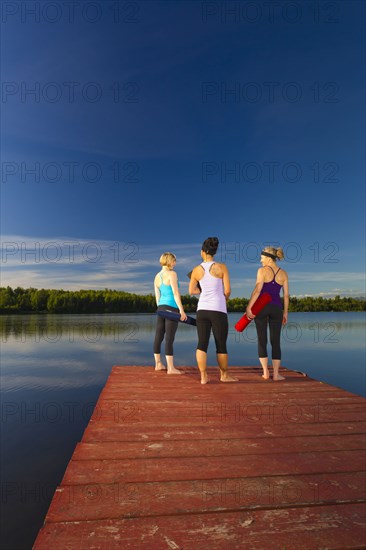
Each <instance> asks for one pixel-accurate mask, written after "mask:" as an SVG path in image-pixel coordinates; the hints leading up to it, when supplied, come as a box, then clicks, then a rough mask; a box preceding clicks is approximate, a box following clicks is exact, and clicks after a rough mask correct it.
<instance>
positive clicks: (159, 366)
mask: <svg viewBox="0 0 366 550" xmlns="http://www.w3.org/2000/svg"><path fill="white" fill-rule="evenodd" d="M155 370H166V366H165V365H163V363H162V362H161V361H159V363H156V365H155Z"/></svg>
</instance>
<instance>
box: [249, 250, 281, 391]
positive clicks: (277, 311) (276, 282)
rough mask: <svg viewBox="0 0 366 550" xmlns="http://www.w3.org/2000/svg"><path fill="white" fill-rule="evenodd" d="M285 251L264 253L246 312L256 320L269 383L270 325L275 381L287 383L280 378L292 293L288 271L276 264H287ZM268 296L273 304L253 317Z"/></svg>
mask: <svg viewBox="0 0 366 550" xmlns="http://www.w3.org/2000/svg"><path fill="white" fill-rule="evenodd" d="M283 259H284V255H283V250H282V248H274V247H272V246H267V247H266V248H264V249H263V250H262V252H261V259H260V262H261V264H262V266H263V267H260V268H259V269H258V272H257V282H256V285H255V287H254V290H253V292H252V295H251V297H250V300H249V303H248V307H247V310H246V314H247V317H248V318H249V319H254V321H255V326H256V329H257V335H258V355H259V361H260V363H261V365H262V368H263V374H262V377H263V378H264V379H265V380H268V378H269V370H268V354H267V328H268V325H269V333H270V341H271V346H272V367H273V380H275V381H278V380H284V379H285V378H284V376H281V375H280V374H279V368H280V365H281V345H280V338H281V327H282V325H285V324H286V323H287V315H288V304H289V289H288V276H287V273H286V271H284V270H283V269H281V268H278V267H277V264H276V261H277V260H283ZM281 289H283V301H284V309H283V311H282V302H281V298H280V291H281ZM264 292H268V294H270V295H271V298H272V301H271V302H270V303H269V304H267V305H266V306H265V307H264V308H263V309H262V310H261V311H260V312H259V313H258V315H257V316H255V315H253V313H252V309H251V308H252V306H253V304H254V302H255V301H256V300H257V298H258V297H259V296H260V295H261V294H263V293H264Z"/></svg>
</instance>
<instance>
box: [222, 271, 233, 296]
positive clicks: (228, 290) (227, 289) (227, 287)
mask: <svg viewBox="0 0 366 550" xmlns="http://www.w3.org/2000/svg"><path fill="white" fill-rule="evenodd" d="M221 269H222V275H223V276H222V282H223V285H224V294H225V298H226V300H228V299H229V298H230V294H231V284H230V276H229V271H228V268H227V267H226V265H225V264H221Z"/></svg>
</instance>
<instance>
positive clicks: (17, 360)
mask: <svg viewBox="0 0 366 550" xmlns="http://www.w3.org/2000/svg"><path fill="white" fill-rule="evenodd" d="M239 317H240V315H239V314H230V315H229V324H230V327H231V329H230V333H229V339H228V349H229V356H230V364H232V365H248V366H249V365H251V366H252V365H258V358H257V346H256V335H255V327H254V325H253V324H252V325H250V326H249V327H248V329H247V330H246V331H245V332H244V333H243V334H238V333H236V332H235V330H234V329H233V327H234V325H235V323H236V321H237V320H238V319H239ZM0 326H1V340H2V354H1V412H2V423H1V424H2V435H1V443H2V445H1V452H2V455H1V457H2V483H1V498H2V507H3V514H2V526H1V527H2V536H1V543H2V549H4V550H23V549H24V550H28V549H30V548H31V546H32V543H33V541H34V539H35V537H36V535H37V533H38V531H39V529H40V527H41V526H42V523H43V519H44V516H45V514H46V512H47V509H48V506H49V503H50V501H51V499H52V496H53V493H54V491H55V489H56V487H57V485H58V484H59V483H60V482H61V479H62V477H63V474H64V471H65V468H66V466H67V464H68V461H69V460H70V458H71V455H72V453H73V451H74V448H75V445H76V443H77V442H78V441H80V439H81V438H82V434H83V431H84V429H85V427H86V425H87V423H88V421H89V418H90V416H91V413H92V410H93V407H94V405H95V403H96V401H97V400H98V396H99V393H100V391H101V389H102V388H103V386H104V384H105V382H106V380H107V378H108V375H109V373H110V370H111V368H112V366H113V365H141V366H151V365H152V364H153V361H152V359H153V357H152V341H153V337H154V330H155V315H129V314H125V315H14V316H10V315H9V316H2V317H0ZM175 342H176V343H175V364H176V366H178V367H179V366H185V365H195V345H196V332H195V329H194V328H193V327H190V326H185V325H180V326H179V329H178V332H177V336H176V341H175ZM282 354H283V360H282V364H283V366H285V367H287V368H289V369H293V370H298V371H302V372H305V373H307V374H308V375H309V376H311V377H314V378H316V379H318V380H322V381H324V382H327V383H329V384H332V385H335V386H339V387H341V388H344V389H345V390H348V391H351V392H353V393H356V394H358V395H362V396H366V376H365V314H364V313H292V314H290V316H289V324H288V325H287V327H286V328H284V330H283V333H282ZM208 355H209V364H210V365H214V364H215V353H214V347H213V343H211V345H210V349H209V354H208Z"/></svg>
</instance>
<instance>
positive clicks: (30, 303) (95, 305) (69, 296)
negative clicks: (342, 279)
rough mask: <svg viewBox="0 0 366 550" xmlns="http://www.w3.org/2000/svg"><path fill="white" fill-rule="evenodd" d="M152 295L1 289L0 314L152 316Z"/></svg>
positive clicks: (304, 305)
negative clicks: (124, 314)
mask: <svg viewBox="0 0 366 550" xmlns="http://www.w3.org/2000/svg"><path fill="white" fill-rule="evenodd" d="M182 303H183V306H184V309H185V311H186V312H188V313H189V312H195V311H196V307H197V298H195V297H193V296H189V295H184V296H182ZM247 304H248V298H233V299H231V300H229V301H228V311H229V312H238V313H240V312H243V313H244V311H245V308H246V306H247ZM365 305H366V301H365V300H362V299H355V298H347V297H343V298H341V297H340V296H336V297H335V298H322V297H312V296H308V297H305V298H296V297H293V298H290V306H289V311H365ZM155 311H156V302H155V297H154V295H153V294H147V295H140V294H131V293H129V292H121V291H119V290H111V289H108V288H106V289H105V290H54V289H43V288H42V289H36V288H20V287H18V288H15V289H12V288H11V287H10V286H8V287H6V288H5V287H2V288H0V313H3V314H4V313H154V312H155Z"/></svg>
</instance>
